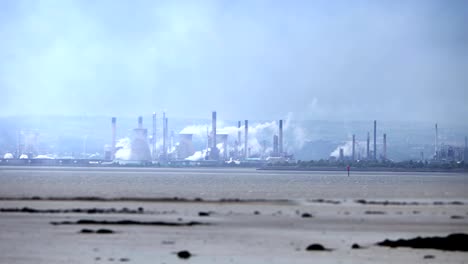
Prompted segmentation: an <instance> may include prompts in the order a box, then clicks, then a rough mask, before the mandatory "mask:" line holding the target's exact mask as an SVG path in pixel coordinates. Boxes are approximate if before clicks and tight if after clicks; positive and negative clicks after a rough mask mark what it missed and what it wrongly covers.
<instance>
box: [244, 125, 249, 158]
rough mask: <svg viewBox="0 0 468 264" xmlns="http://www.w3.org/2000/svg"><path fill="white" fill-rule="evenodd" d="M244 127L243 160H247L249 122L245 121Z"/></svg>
mask: <svg viewBox="0 0 468 264" xmlns="http://www.w3.org/2000/svg"><path fill="white" fill-rule="evenodd" d="M244 125H245V135H244V137H245V139H244V140H245V142H244V158H245V159H247V158H248V154H249V147H248V146H249V120H245V121H244Z"/></svg>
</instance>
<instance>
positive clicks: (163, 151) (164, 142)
mask: <svg viewBox="0 0 468 264" xmlns="http://www.w3.org/2000/svg"><path fill="white" fill-rule="evenodd" d="M162 125H163V129H162V132H163V145H162V153H161V155H162V156H163V158H164V157H165V156H166V136H167V135H166V112H163V118H162Z"/></svg>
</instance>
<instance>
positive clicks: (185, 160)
mask: <svg viewBox="0 0 468 264" xmlns="http://www.w3.org/2000/svg"><path fill="white" fill-rule="evenodd" d="M159 126H161V128H160V129H159V130H158V128H159ZM273 126H276V128H275V130H276V133H274V135H273V137H272V138H271V140H267V139H266V138H264V139H261V140H260V141H261V144H260V143H258V142H259V139H257V138H256V137H255V135H252V133H251V134H249V120H244V121H243V122H242V121H238V122H237V127H223V128H219V127H218V124H217V112H216V111H213V112H212V114H211V125H210V126H209V127H208V126H207V127H206V135H205V136H204V141H205V143H206V144H204V146H203V147H201V148H199V149H197V148H196V146H195V144H194V142H193V140H194V136H199V135H194V132H190V131H186V129H182V130H181V131H180V132H179V133H175V132H174V130H170V129H169V118H168V117H167V115H166V113H165V112H164V113H162V117H161V118H160V119H158V118H157V114H156V113H153V114H152V124H151V131H150V132H149V129H148V128H147V127H146V126H145V125H144V122H143V117H142V116H139V117H137V119H136V128H134V129H133V130H132V136H131V138H129V139H128V140H127V141H128V143H127V144H119V143H120V142H121V141H122V139H120V140H119V139H117V132H118V129H119V122H118V118H117V117H112V118H111V119H110V126H109V139H108V141H109V142H110V144H106V145H105V146H104V148H103V149H104V151H103V152H104V154H103V156H102V157H103V158H95V159H90V158H80V159H77V158H76V157H66V158H63V157H53V156H47V155H38V152H37V140H38V133H37V132H26V131H22V132H21V133H19V136H18V144H17V145H18V146H17V150H16V153H6V154H4V156H3V159H0V160H1V162H2V163H3V164H10V165H14V164H38V165H39V164H46V165H54V164H56V165H62V164H63V165H64V164H77V165H145V166H191V165H192V166H197V165H198V166H219V165H241V166H242V165H246V166H258V165H262V164H266V163H279V162H294V156H293V155H292V154H290V153H288V152H286V151H285V147H284V143H283V142H284V139H283V120H279V122H278V123H276V122H272V123H271V125H269V128H270V129H271V128H272V127H273ZM169 131H171V132H169Z"/></svg>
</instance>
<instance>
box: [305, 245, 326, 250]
mask: <svg viewBox="0 0 468 264" xmlns="http://www.w3.org/2000/svg"><path fill="white" fill-rule="evenodd" d="M306 250H307V251H328V249H326V248H325V247H324V246H322V245H321V244H311V245H309V246H308V247H307V248H306Z"/></svg>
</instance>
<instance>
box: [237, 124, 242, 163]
mask: <svg viewBox="0 0 468 264" xmlns="http://www.w3.org/2000/svg"><path fill="white" fill-rule="evenodd" d="M241 123H242V122H241V121H239V122H237V154H238V155H239V157H240V156H241V153H240V146H241V144H242V143H241V133H242V132H241Z"/></svg>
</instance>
